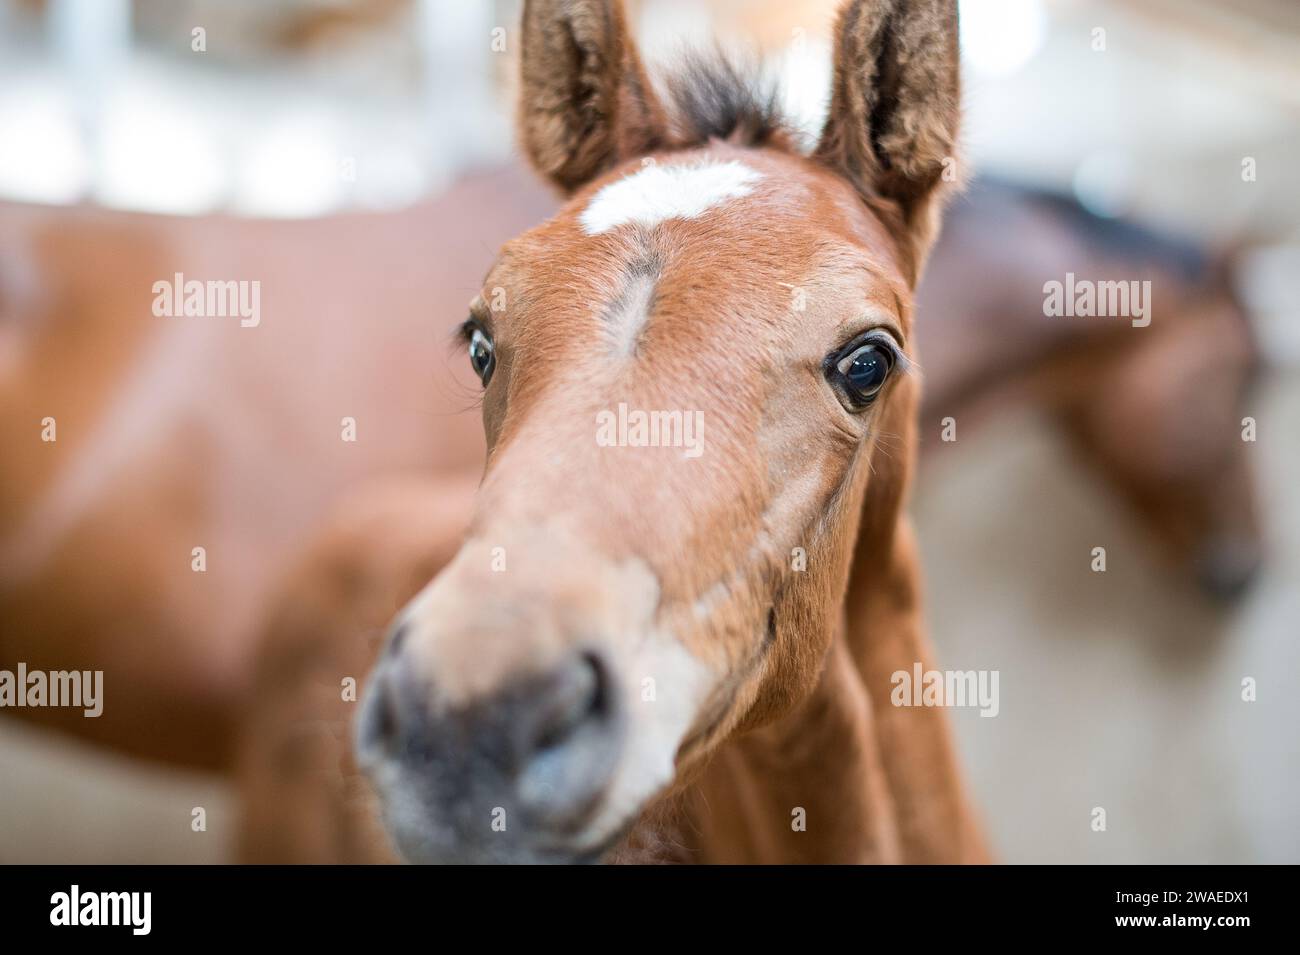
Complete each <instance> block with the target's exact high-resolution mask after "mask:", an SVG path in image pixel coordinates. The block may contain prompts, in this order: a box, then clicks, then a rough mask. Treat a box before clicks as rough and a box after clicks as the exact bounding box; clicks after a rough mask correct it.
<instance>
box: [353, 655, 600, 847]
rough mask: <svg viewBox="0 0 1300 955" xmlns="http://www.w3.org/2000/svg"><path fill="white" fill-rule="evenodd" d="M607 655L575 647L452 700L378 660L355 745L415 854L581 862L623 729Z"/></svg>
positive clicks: (399, 664) (402, 841)
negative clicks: (540, 667) (545, 666)
mask: <svg viewBox="0 0 1300 955" xmlns="http://www.w3.org/2000/svg"><path fill="white" fill-rule="evenodd" d="M616 689H617V688H616V687H615V685H614V679H613V675H612V673H611V672H610V669H609V667H608V666H607V664H606V662H605V661H604V660H603V659H602V657H601V656H600V655H598V654H597V653H596V652H594V651H575V652H572V653H571V654H569V655H568V656H566V657H565V658H564V659H563V660H562V661H561V662H560V663H559V664H558V665H555V666H553V667H552V668H550V669H549V670H547V671H546V672H542V673H538V674H535V675H529V676H526V677H521V678H519V679H517V680H515V681H514V682H512V683H509V684H507V685H505V686H503V687H501V688H500V689H499V690H498V691H496V692H495V693H493V694H492V695H490V696H488V697H486V698H480V699H476V700H474V701H472V702H471V703H469V704H466V705H463V706H460V707H457V708H450V707H445V706H442V705H440V703H439V693H438V687H437V685H436V681H435V683H434V684H432V685H431V684H430V683H427V682H425V681H424V680H422V679H420V678H419V677H417V676H416V675H415V669H414V668H413V667H411V666H409V665H406V664H405V663H404V661H403V655H402V651H401V649H400V647H396V648H394V650H393V651H392V652H390V654H389V655H388V656H387V657H386V658H385V659H384V660H383V661H382V662H381V663H380V665H379V667H378V668H377V669H376V670H375V673H374V676H373V678H372V682H371V684H370V686H369V688H368V690H367V693H366V697H365V700H364V701H363V706H362V711H361V713H360V716H359V719H358V724H357V752H358V756H359V759H360V761H361V763H362V765H363V766H364V767H365V768H366V769H367V771H368V772H369V773H370V775H371V777H372V779H373V780H374V781H375V782H376V784H377V785H378V787H379V789H380V790H381V793H382V795H383V797H384V803H385V814H386V817H387V822H388V828H389V831H390V833H391V834H392V835H393V837H394V839H395V841H396V842H397V847H398V849H399V850H400V851H401V852H402V854H403V855H404V856H405V857H406V858H407V859H409V860H410V861H413V862H554V861H583V860H584V858H585V857H586V856H587V855H589V854H591V853H593V851H595V849H596V848H597V847H592V846H589V845H586V844H584V842H583V839H582V835H583V832H584V827H585V825H586V824H587V823H588V822H589V821H590V819H591V818H592V816H593V814H594V813H595V812H596V810H597V809H598V808H599V805H600V802H601V797H602V796H603V794H604V793H605V790H606V786H607V784H608V782H609V779H610V777H611V776H612V775H613V773H614V770H615V768H616V766H617V763H618V758H619V755H620V751H621V749H622V746H623V737H624V735H625V732H626V727H625V719H624V714H623V713H622V712H621V705H620V698H619V694H618V693H617V692H616Z"/></svg>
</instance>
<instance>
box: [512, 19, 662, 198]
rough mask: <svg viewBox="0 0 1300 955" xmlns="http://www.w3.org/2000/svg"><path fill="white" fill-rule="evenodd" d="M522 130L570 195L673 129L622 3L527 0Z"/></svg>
mask: <svg viewBox="0 0 1300 955" xmlns="http://www.w3.org/2000/svg"><path fill="white" fill-rule="evenodd" d="M521 59H522V68H521V82H520V98H519V131H520V135H521V138H522V140H523V145H524V148H525V150H526V151H527V153H528V158H529V160H531V162H532V164H533V166H535V167H536V168H537V171H538V172H540V173H541V174H542V175H543V176H545V177H546V178H547V179H549V180H551V182H553V183H554V184H555V185H557V186H559V187H560V188H561V189H562V190H564V191H565V192H566V193H568V192H573V191H574V190H575V189H577V188H578V187H579V186H581V185H582V184H583V183H585V182H588V181H589V180H591V179H592V178H594V177H595V176H597V175H598V174H599V173H601V172H603V171H604V170H606V169H608V168H609V167H611V166H613V165H614V164H615V163H617V162H619V161H621V160H624V159H629V158H631V157H633V156H637V155H640V154H642V153H645V152H648V151H649V150H651V149H654V148H655V147H656V146H657V145H658V144H659V143H660V142H661V140H662V138H663V135H664V130H665V128H666V124H665V122H664V113H663V108H662V107H661V106H660V105H659V102H658V100H657V99H656V97H655V95H654V92H653V90H652V89H651V87H650V83H649V81H648V80H647V78H646V74H645V70H644V69H643V68H642V66H641V60H640V58H639V57H638V56H637V52H636V47H635V45H634V44H633V42H632V35H631V33H629V32H628V28H627V19H626V17H625V16H624V13H623V4H622V2H621V0H525V3H524V25H523V52H522V57H521Z"/></svg>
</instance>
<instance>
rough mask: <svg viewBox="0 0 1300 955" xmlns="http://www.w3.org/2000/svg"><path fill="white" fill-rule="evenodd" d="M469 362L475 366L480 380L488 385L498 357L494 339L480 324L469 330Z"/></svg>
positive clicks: (475, 371)
mask: <svg viewBox="0 0 1300 955" xmlns="http://www.w3.org/2000/svg"><path fill="white" fill-rule="evenodd" d="M469 363H470V365H471V366H472V367H473V368H474V374H476V375H478V377H479V381H481V382H483V384H485V385H486V384H487V383H488V379H489V378H491V377H492V368H493V366H495V364H496V359H495V352H494V350H493V345H492V339H491V338H489V337H488V334H487V332H485V331H483V329H481V328H479V327H478V326H474V327H473V328H471V329H470V331H469Z"/></svg>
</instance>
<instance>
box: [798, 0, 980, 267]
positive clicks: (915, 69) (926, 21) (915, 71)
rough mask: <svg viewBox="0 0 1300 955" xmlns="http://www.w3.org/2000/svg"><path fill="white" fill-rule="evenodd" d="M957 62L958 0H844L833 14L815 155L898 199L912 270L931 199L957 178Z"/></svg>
mask: <svg viewBox="0 0 1300 955" xmlns="http://www.w3.org/2000/svg"><path fill="white" fill-rule="evenodd" d="M958 66H959V64H958V54H957V0H850V2H849V3H848V4H847V5H846V6H845V7H844V8H843V10H841V11H840V16H839V20H838V21H837V23H836V28H835V77H834V86H833V89H832V92H831V105H830V113H829V116H828V118H827V120H826V126H825V128H824V129H823V130H822V136H821V141H820V142H819V143H818V144H817V149H816V151H815V155H816V156H817V157H818V158H819V159H821V160H822V161H823V162H826V163H828V164H830V165H831V166H834V167H835V168H836V169H838V170H839V171H840V172H841V173H842V174H844V175H845V176H847V177H848V178H849V179H851V180H852V181H853V183H854V184H855V185H856V186H857V187H858V189H859V190H860V191H861V192H862V193H863V195H865V196H867V197H868V198H877V197H879V198H884V199H888V200H891V201H892V202H893V203H895V204H896V205H897V208H898V209H899V211H900V212H901V214H902V217H903V223H902V224H903V226H904V227H905V229H906V230H907V232H908V236H907V238H908V241H909V243H910V246H911V247H910V248H909V250H908V251H909V252H911V253H912V257H913V263H912V264H913V272H914V273H915V272H919V265H920V263H921V262H922V261H923V260H924V258H925V253H926V251H928V248H929V244H930V242H931V241H932V239H933V237H934V233H935V229H934V226H935V224H936V223H937V211H938V208H939V206H940V203H938V202H935V201H933V200H934V199H935V198H936V197H938V196H939V195H941V194H942V193H943V191H944V190H943V186H945V185H946V184H948V183H949V182H951V181H952V180H955V178H956V175H955V171H956V152H957V136H958V128H959V126H960V119H961V79H960V75H959V69H958ZM913 278H914V280H915V275H914V277H913Z"/></svg>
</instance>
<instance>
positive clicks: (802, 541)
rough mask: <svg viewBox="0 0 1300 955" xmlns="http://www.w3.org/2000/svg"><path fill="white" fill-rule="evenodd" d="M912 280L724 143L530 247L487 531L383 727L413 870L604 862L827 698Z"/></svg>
mask: <svg viewBox="0 0 1300 955" xmlns="http://www.w3.org/2000/svg"><path fill="white" fill-rule="evenodd" d="M593 6H594V7H596V8H599V9H602V10H606V12H607V13H608V8H606V7H604V5H603V4H594V5H593ZM530 9H531V8H530ZM554 15H555V16H559V15H560V14H558V13H555V14H554ZM525 28H526V29H527V28H528V17H527V14H526V19H525ZM620 42H623V43H626V41H625V40H624V41H620ZM528 57H529V53H528V50H527V47H526V49H525V81H526V85H527V80H528V69H529V61H528ZM610 59H614V60H615V61H617V60H618V57H609V56H606V57H605V58H604V61H605V62H608V61H609V60H610ZM633 65H635V64H633ZM637 85H638V87H639V88H642V89H643V88H644V85H643V84H641V83H638V84H637ZM587 135H590V134H589V133H588V134H587ZM537 149H538V147H537V145H536V144H535V143H534V144H533V150H534V153H535V154H534V157H533V158H534V160H535V161H536V162H537V163H538V164H539V165H541V166H543V167H544V168H546V166H547V162H546V159H547V157H546V156H545V155H542V156H539V155H537V154H536V153H537ZM552 175H553V176H554V177H555V178H556V179H557V181H563V178H564V177H562V176H561V175H560V174H559V173H558V172H556V171H554V170H552ZM894 232H895V233H896V232H897V227H895V230H894ZM914 255H915V250H914V249H910V248H905V246H904V244H903V237H900V236H898V235H897V234H891V231H890V230H888V229H887V228H886V226H885V225H884V224H883V222H882V220H881V219H879V218H877V216H876V215H875V214H874V213H872V212H871V211H870V210H869V208H868V205H867V203H866V202H864V201H863V197H862V194H861V192H860V191H859V187H858V186H856V185H855V184H854V183H853V182H852V181H850V179H849V178H847V177H846V176H844V175H842V174H837V173H836V172H835V171H834V170H833V169H832V168H829V165H828V163H826V162H819V161H816V160H813V159H808V158H803V157H800V156H796V155H793V154H791V153H788V152H783V151H780V150H778V149H775V148H753V147H749V148H744V147H738V146H731V145H724V144H721V143H717V142H714V143H711V144H708V145H705V146H703V147H699V148H694V149H690V148H675V149H672V150H658V151H656V150H651V151H649V152H647V153H646V154H644V155H635V156H633V157H630V158H628V159H625V160H622V161H619V162H616V163H615V164H614V165H613V168H612V170H611V171H608V172H606V173H603V174H600V175H597V176H595V177H591V178H590V179H589V181H587V182H586V184H585V185H583V186H582V187H581V188H578V189H577V191H576V192H575V194H574V195H573V196H572V198H571V200H570V201H569V202H568V204H567V205H566V206H565V208H564V209H563V210H562V211H561V212H560V214H559V215H558V216H556V217H555V218H554V219H553V220H551V221H550V222H548V223H546V224H545V225H543V226H541V227H539V228H537V229H535V230H533V231H532V232H529V233H526V234H525V235H523V236H521V237H519V238H517V239H515V240H513V241H512V242H510V243H508V244H507V246H506V247H505V249H504V250H503V252H502V254H501V256H500V258H499V260H498V262H497V264H496V265H495V266H494V267H493V269H492V270H491V271H490V273H489V274H488V276H487V277H486V280H485V281H484V283H483V288H482V290H481V293H480V295H479V296H477V297H476V298H475V300H474V302H473V303H472V304H471V306H470V316H469V319H468V321H467V322H466V323H465V326H464V329H463V333H464V337H465V341H466V344H467V346H468V350H469V352H470V361H471V363H472V364H473V366H474V368H475V370H476V372H477V373H478V374H479V376H480V378H481V379H482V381H483V388H484V391H483V417H484V425H485V428H486V431H487V436H488V447H489V454H488V463H487V469H486V474H485V477H484V480H483V485H482V488H481V491H480V494H479V497H478V501H477V505H476V510H475V515H474V518H473V521H472V524H471V528H470V532H469V534H468V538H467V541H466V543H465V545H464V546H463V548H462V550H461V551H460V553H459V554H458V555H457V557H456V558H455V559H454V560H453V561H452V562H451V564H449V565H448V566H447V567H446V568H445V569H444V571H443V572H442V573H441V574H440V575H439V576H438V577H437V578H436V579H435V580H434V581H433V582H432V583H431V584H430V585H429V586H428V587H427V588H426V589H425V590H424V591H423V592H422V593H421V594H420V595H419V596H418V597H417V598H416V599H415V600H414V601H413V602H412V603H411V605H410V606H408V607H407V608H406V610H405V611H403V613H402V614H401V615H400V617H399V620H398V621H397V623H396V625H395V628H394V636H393V639H392V641H391V644H390V647H389V650H388V653H387V655H386V658H385V659H384V660H383V661H381V663H380V666H379V667H378V669H377V671H376V674H375V677H374V679H373V681H372V689H371V690H370V691H369V693H368V699H367V703H366V711H365V713H364V714H363V717H362V720H361V725H360V729H359V733H360V736H359V739H360V745H361V751H362V757H363V759H364V760H365V761H366V762H367V763H368V765H369V768H370V770H371V773H372V777H373V778H374V779H375V781H376V782H377V784H378V786H379V788H380V791H381V793H382V795H383V796H384V799H385V807H386V815H387V820H388V824H389V829H390V831H391V832H392V834H393V835H394V837H395V839H396V841H397V843H398V845H399V848H400V849H401V850H402V851H403V853H404V854H405V855H406V856H407V857H408V858H411V859H415V860H438V861H441V860H452V861H455V860H479V859H498V860H533V861H547V860H572V859H583V858H597V857H599V856H600V855H601V854H602V853H603V852H604V851H606V850H607V849H609V848H610V847H611V846H612V845H613V844H614V843H615V842H617V840H618V839H619V837H620V836H621V835H622V834H624V833H625V832H626V830H627V828H628V826H629V825H630V824H631V823H632V822H634V821H635V819H636V818H637V816H638V814H639V812H640V811H641V810H642V809H643V808H644V807H645V805H646V804H647V802H648V801H650V800H651V799H652V798H653V797H654V796H656V795H657V794H659V793H661V792H662V791H663V790H664V789H665V788H667V787H669V786H670V784H672V783H673V781H674V779H675V777H677V776H679V775H680V774H681V773H683V772H684V771H685V770H687V769H688V768H689V767H691V766H692V765H694V764H695V763H697V762H698V761H699V760H700V759H701V758H702V757H703V756H704V755H705V754H706V753H707V752H708V751H710V750H711V749H712V748H713V747H715V746H716V745H717V743H718V742H719V741H720V740H722V739H723V738H725V737H726V736H727V735H729V734H731V733H734V732H736V731H738V730H739V729H742V728H744V727H747V726H751V725H755V724H758V723H761V722H764V721H767V720H771V719H773V718H775V717H777V716H779V715H780V714H782V713H784V712H787V711H788V710H789V709H790V707H791V706H792V705H793V704H794V703H796V702H797V701H798V700H800V699H801V698H802V697H804V696H805V695H806V694H807V692H808V691H809V689H810V688H811V687H812V686H813V685H814V683H815V681H816V679H817V676H818V673H819V671H820V666H821V661H822V659H823V657H824V655H825V652H826V649H827V646H828V644H829V641H830V639H831V638H832V635H833V633H834V631H835V629H836V626H837V624H838V616H839V613H840V610H839V604H840V601H841V599H842V597H843V592H844V587H845V582H846V579H847V576H848V570H849V560H850V555H851V551H852V547H853V542H854V533H855V530H856V528H857V524H858V519H859V515H860V513H861V506H862V498H863V492H864V489H865V486H866V482H867V480H868V476H869V474H870V464H869V462H870V460H871V458H872V454H873V450H875V449H876V447H877V444H880V445H882V446H883V447H884V448H885V450H886V452H888V451H894V452H895V453H898V454H901V453H902V450H903V449H902V448H897V447H895V448H890V447H889V440H890V437H891V434H890V433H888V431H889V426H890V425H891V408H895V407H901V406H903V405H907V406H910V401H911V398H912V393H911V386H910V385H909V383H908V380H907V368H908V366H909V364H910V362H909V359H908V357H907V356H908V348H909V345H908V330H909V320H910V319H909V315H908V306H909V301H910V282H909V279H910V277H911V272H912V271H914V265H913V263H914V258H913V256H914ZM905 276H906V277H905ZM877 458H879V455H877Z"/></svg>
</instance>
